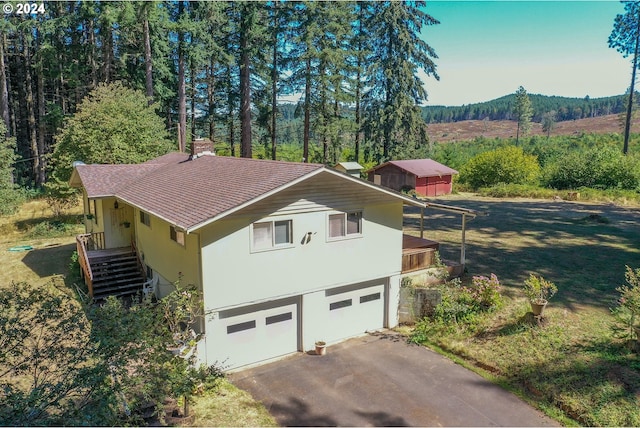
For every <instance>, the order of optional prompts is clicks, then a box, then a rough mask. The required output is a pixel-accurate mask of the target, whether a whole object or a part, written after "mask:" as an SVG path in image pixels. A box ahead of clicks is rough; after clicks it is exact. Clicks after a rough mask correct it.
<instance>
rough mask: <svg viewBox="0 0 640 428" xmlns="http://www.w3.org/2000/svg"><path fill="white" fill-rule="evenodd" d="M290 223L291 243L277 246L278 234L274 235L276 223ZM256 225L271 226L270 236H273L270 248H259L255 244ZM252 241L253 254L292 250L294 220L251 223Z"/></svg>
mask: <svg viewBox="0 0 640 428" xmlns="http://www.w3.org/2000/svg"><path fill="white" fill-rule="evenodd" d="M284 222H286V223H288V227H289V242H286V243H282V244H276V242H275V240H276V234H275V233H274V230H275V225H276V223H284ZM256 224H259V225H264V224H268V225H270V226H269V230H270V232H269V233H270V234H271V245H270V246H266V247H257V246H256V243H255V238H254V227H255V225H256ZM250 239H251V252H252V253H259V252H263V251H273V250H281V249H285V248H292V247H293V246H294V244H293V220H292V219H290V218H284V219H272V220H261V221H256V222H255V223H251V228H250Z"/></svg>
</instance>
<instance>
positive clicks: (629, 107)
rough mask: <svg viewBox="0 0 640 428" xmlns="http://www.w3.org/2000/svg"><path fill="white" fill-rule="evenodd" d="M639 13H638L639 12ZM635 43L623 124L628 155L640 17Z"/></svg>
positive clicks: (623, 150) (623, 148)
mask: <svg viewBox="0 0 640 428" xmlns="http://www.w3.org/2000/svg"><path fill="white" fill-rule="evenodd" d="M639 13H640V12H639ZM636 21H637V23H638V24H637V27H636V43H635V47H634V49H633V69H632V70H631V89H630V91H629V103H628V104H627V119H626V120H625V122H624V145H623V147H622V153H624V154H625V155H626V154H627V153H629V133H630V132H631V113H632V111H633V93H634V91H635V89H634V87H635V83H636V70H637V68H638V43H639V42H640V40H639V39H640V16H638V17H636Z"/></svg>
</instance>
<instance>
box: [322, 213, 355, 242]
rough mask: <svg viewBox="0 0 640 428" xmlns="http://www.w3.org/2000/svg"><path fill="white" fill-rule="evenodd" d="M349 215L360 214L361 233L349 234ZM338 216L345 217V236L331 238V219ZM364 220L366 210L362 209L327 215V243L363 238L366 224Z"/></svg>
mask: <svg viewBox="0 0 640 428" xmlns="http://www.w3.org/2000/svg"><path fill="white" fill-rule="evenodd" d="M349 214H360V222H359V226H360V227H359V229H360V231H359V232H357V233H348V231H347V229H348V222H347V218H348V216H349ZM337 215H342V216H343V225H344V235H340V236H331V225H330V223H331V218H332V217H333V216H337ZM363 220H364V210H362V209H357V210H347V211H331V212H329V213H327V220H326V230H327V242H332V241H343V240H345V239H356V238H362V236H363V224H364V221H363Z"/></svg>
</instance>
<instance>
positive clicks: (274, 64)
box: [271, 1, 278, 160]
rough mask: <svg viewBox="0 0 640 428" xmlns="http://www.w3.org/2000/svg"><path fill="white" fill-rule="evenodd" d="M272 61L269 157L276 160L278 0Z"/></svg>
mask: <svg viewBox="0 0 640 428" xmlns="http://www.w3.org/2000/svg"><path fill="white" fill-rule="evenodd" d="M271 43H273V62H272V68H271V159H272V160H276V117H277V116H278V2H277V1H276V2H274V3H273V39H272V40H271Z"/></svg>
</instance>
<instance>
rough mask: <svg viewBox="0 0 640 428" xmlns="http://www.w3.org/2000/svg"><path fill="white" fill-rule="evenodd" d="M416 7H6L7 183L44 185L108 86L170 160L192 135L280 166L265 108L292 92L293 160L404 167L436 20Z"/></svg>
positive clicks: (432, 70) (417, 123) (1, 106)
mask: <svg viewBox="0 0 640 428" xmlns="http://www.w3.org/2000/svg"><path fill="white" fill-rule="evenodd" d="M427 9H428V8H427V7H426V5H425V3H424V2H420V1H412V2H283V1H269V2H205V1H201V2H199V1H90V0H87V1H70V2H47V3H44V7H43V8H41V9H40V10H39V11H38V12H37V13H33V14H30V15H25V14H22V15H18V14H16V13H15V9H14V13H13V14H5V19H4V20H2V22H1V23H0V61H2V62H1V63H0V70H1V73H0V113H1V116H2V119H3V122H4V124H5V125H6V127H7V130H8V135H7V136H8V137H11V138H13V137H15V141H16V147H17V154H18V155H19V159H18V162H17V164H16V165H17V166H18V168H17V172H18V174H17V180H16V181H17V183H18V184H21V185H26V186H31V187H40V186H41V185H42V184H43V183H44V182H45V181H46V180H47V177H48V174H49V169H48V167H47V162H48V159H49V157H48V155H49V154H51V153H52V152H53V151H54V150H55V145H56V143H57V140H56V135H57V134H58V133H59V131H60V129H61V128H62V127H63V126H64V123H65V119H66V118H68V117H71V116H72V115H73V114H74V113H75V112H76V110H77V107H78V106H79V105H80V103H81V102H82V100H83V99H85V97H86V96H87V94H90V93H91V91H92V90H94V89H95V88H97V87H99V86H100V85H103V84H110V83H114V82H122V84H123V85H125V86H128V87H130V88H133V89H136V90H139V91H142V92H143V93H144V94H145V95H146V96H147V98H148V100H149V102H150V103H154V105H155V107H156V111H157V114H158V115H159V116H161V117H162V118H163V120H164V123H165V126H166V129H167V130H168V132H169V138H170V140H171V141H173V142H174V145H175V147H176V149H177V148H180V149H184V148H185V147H186V145H187V144H188V143H189V141H191V139H192V138H193V137H196V136H201V137H208V138H210V139H212V140H214V141H215V142H216V143H218V144H222V143H224V144H228V147H229V150H230V152H231V154H232V155H235V156H238V155H240V156H247V157H250V156H260V157H265V158H278V153H277V150H278V147H279V144H281V143H283V142H284V143H286V142H291V141H293V139H294V137H287V135H286V132H287V129H286V127H283V129H278V126H279V125H280V120H281V119H282V114H281V112H279V109H278V104H277V103H278V100H282V99H283V97H285V96H288V95H289V96H291V95H296V96H297V97H299V98H300V100H301V101H300V103H299V105H298V106H297V114H298V116H297V117H299V118H300V121H301V122H302V135H301V141H300V143H301V144H302V145H303V156H302V158H304V160H306V161H314V162H331V161H332V160H335V159H338V158H340V157H341V155H342V150H343V149H344V148H346V147H348V149H349V150H350V152H351V153H352V156H353V157H354V158H356V159H357V158H360V157H361V156H364V155H366V156H367V157H368V158H371V159H376V160H381V159H389V158H391V157H399V156H403V155H404V156H406V154H407V153H408V152H410V150H411V149H412V148H413V147H415V146H416V145H420V144H422V143H424V142H425V141H426V132H425V124H424V121H423V120H422V118H421V110H420V108H419V105H420V103H422V102H423V101H424V100H425V99H426V92H425V89H424V87H423V82H422V81H420V79H419V78H418V77H417V76H418V70H419V69H422V70H424V71H425V72H426V73H427V75H431V76H437V75H436V66H435V64H434V62H433V59H434V58H435V57H436V54H435V52H434V50H433V49H432V48H431V47H430V46H429V45H428V44H427V43H426V42H425V41H424V40H422V39H421V38H420V37H419V36H420V34H421V32H423V30H424V29H425V28H426V27H427V26H429V25H432V24H437V23H438V22H437V20H436V19H434V18H433V17H431V16H429V15H428V14H427V13H425V12H424V10H427ZM290 128H291V127H290ZM289 132H290V129H289ZM287 138H289V141H287ZM296 138H297V137H296ZM279 140H280V141H279ZM176 141H177V144H176V143H175V142H176ZM254 151H259V153H254ZM300 160H302V159H300Z"/></svg>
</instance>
